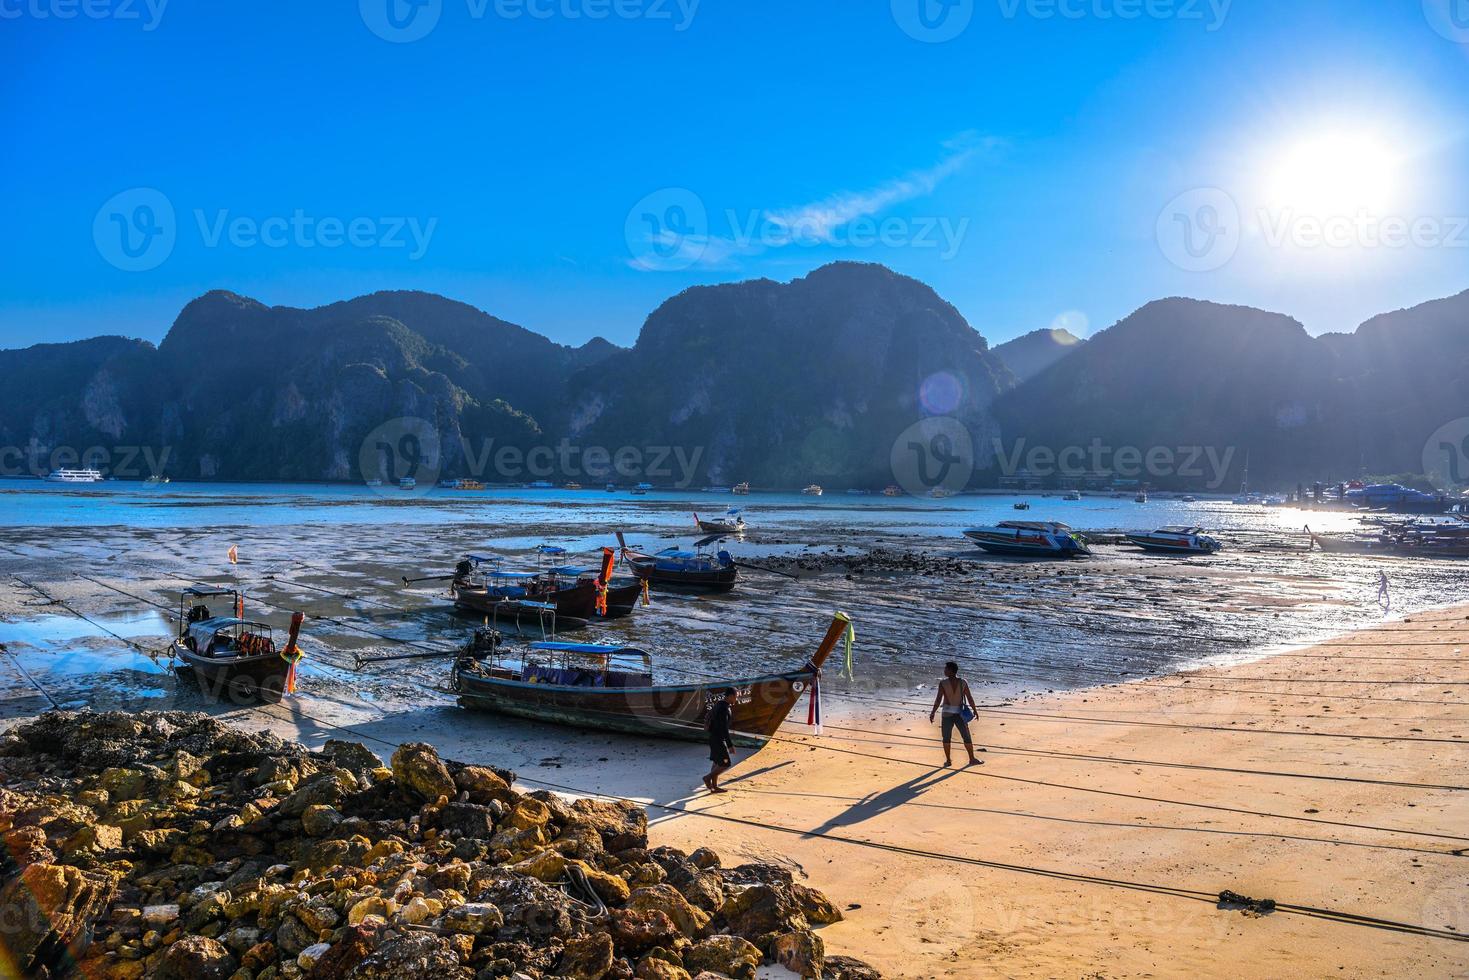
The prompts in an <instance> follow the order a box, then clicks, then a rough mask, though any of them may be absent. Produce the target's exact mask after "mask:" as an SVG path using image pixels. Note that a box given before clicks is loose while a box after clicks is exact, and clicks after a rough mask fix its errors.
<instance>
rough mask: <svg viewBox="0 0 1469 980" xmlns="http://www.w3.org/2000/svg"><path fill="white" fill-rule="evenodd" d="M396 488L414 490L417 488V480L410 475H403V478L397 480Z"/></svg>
mask: <svg viewBox="0 0 1469 980" xmlns="http://www.w3.org/2000/svg"><path fill="white" fill-rule="evenodd" d="M398 489H399V490H416V489H418V481H417V480H415V479H414V478H413V477H411V476H405V477H403V479H401V480H399V481H398Z"/></svg>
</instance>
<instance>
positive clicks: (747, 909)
mask: <svg viewBox="0 0 1469 980" xmlns="http://www.w3.org/2000/svg"><path fill="white" fill-rule="evenodd" d="M719 914H720V916H721V917H722V918H723V919H724V921H725V922H726V923H728V925H729V931H730V932H733V933H734V934H735V935H738V936H744V937H745V938H747V939H760V938H761V937H763V936H765V935H768V934H769V933H772V932H775V933H784V932H802V931H805V930H807V929H809V928H810V923H809V922H808V921H807V920H806V915H805V913H804V912H802V911H801V907H800V906H799V905H798V904H797V903H796V900H795V896H794V895H793V894H792V893H791V890H790V888H788V887H786V888H779V887H772V886H770V885H754V886H752V887H750V888H746V889H743V890H742V891H739V892H736V893H735V894H734V895H732V896H730V898H729V899H728V900H727V901H725V903H724V907H723V908H721V909H720V910H719Z"/></svg>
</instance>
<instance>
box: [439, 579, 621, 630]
mask: <svg viewBox="0 0 1469 980" xmlns="http://www.w3.org/2000/svg"><path fill="white" fill-rule="evenodd" d="M524 601H525V602H529V603H537V602H539V603H555V604H556V618H557V620H558V621H559V620H562V619H565V620H567V621H568V622H569V621H571V620H575V619H580V620H583V621H585V620H589V619H591V618H592V616H593V615H594V614H595V612H596V606H597V587H596V585H595V584H594V583H593V582H591V581H583V582H577V583H576V584H575V585H571V586H568V587H566V588H564V589H558V590H556V591H555V592H553V593H550V594H547V595H540V594H531V595H527V596H525V599H524ZM454 605H455V607H457V608H458V609H459V610H460V611H462V612H467V613H474V614H478V615H484V616H495V615H498V616H499V617H500V618H501V619H508V618H509V617H510V616H511V615H515V614H516V613H515V610H516V609H517V608H520V609H524V608H526V607H525V606H524V604H523V603H522V601H521V600H520V599H518V598H510V597H507V596H505V595H504V594H501V593H499V592H497V591H496V590H494V589H478V588H461V589H455V590H454ZM528 615H530V616H531V618H535V617H536V615H537V614H536V613H535V612H534V611H531V612H529V613H528Z"/></svg>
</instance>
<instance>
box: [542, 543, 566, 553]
mask: <svg viewBox="0 0 1469 980" xmlns="http://www.w3.org/2000/svg"><path fill="white" fill-rule="evenodd" d="M536 551H538V552H540V553H541V554H543V555H564V554H566V549H565V548H562V547H561V546H559V545H554V544H538V545H536Z"/></svg>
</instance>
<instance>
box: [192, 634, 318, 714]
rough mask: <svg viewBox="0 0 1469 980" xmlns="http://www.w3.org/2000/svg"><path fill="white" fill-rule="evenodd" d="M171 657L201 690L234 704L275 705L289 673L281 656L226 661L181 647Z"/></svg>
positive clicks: (270, 654)
mask: <svg viewBox="0 0 1469 980" xmlns="http://www.w3.org/2000/svg"><path fill="white" fill-rule="evenodd" d="M173 652H174V656H176V657H177V658H178V659H179V661H180V662H181V663H182V664H183V666H185V667H188V668H189V669H190V670H191V671H192V672H193V675H194V679H195V681H197V682H198V684H199V688H200V690H202V691H203V692H204V693H205V694H207V695H209V696H210V697H212V698H215V699H217V700H220V701H230V702H233V703H237V704H243V703H248V702H251V701H264V702H267V703H275V702H277V701H279V700H280V699H281V695H282V694H283V693H284V692H285V689H286V673H287V671H289V670H290V667H291V665H290V664H288V663H287V662H286V661H285V660H284V659H283V658H282V657H281V655H280V654H278V653H274V652H272V653H269V654H263V655H261V656H256V657H232V658H229V659H223V658H216V657H210V656H206V655H204V654H200V653H195V652H194V651H193V650H190V649H189V648H188V647H187V646H185V645H184V644H182V643H178V644H175V645H174V651H173Z"/></svg>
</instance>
